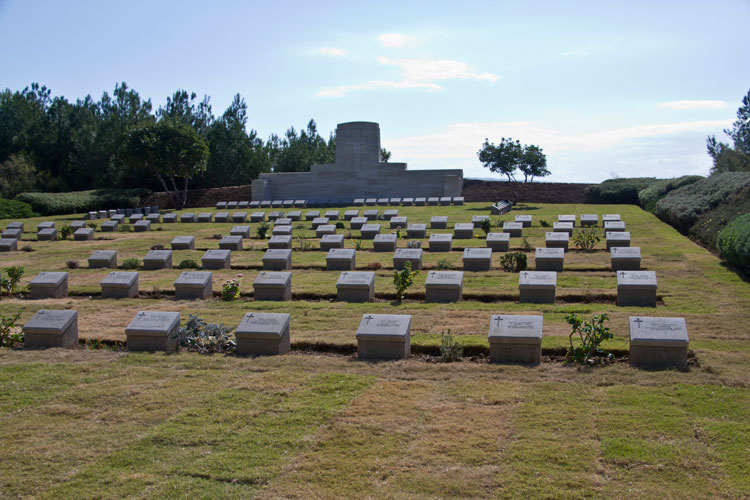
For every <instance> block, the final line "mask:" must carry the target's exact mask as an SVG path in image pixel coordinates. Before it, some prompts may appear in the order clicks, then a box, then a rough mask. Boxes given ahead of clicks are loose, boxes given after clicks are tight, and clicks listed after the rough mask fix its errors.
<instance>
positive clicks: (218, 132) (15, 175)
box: [0, 82, 389, 198]
mask: <svg viewBox="0 0 750 500" xmlns="http://www.w3.org/2000/svg"><path fill="white" fill-rule="evenodd" d="M157 123H165V124H167V123H169V124H172V125H175V126H177V127H178V128H180V127H181V128H187V129H189V130H191V133H192V132H194V133H195V135H196V137H197V140H198V141H199V142H200V143H203V144H205V147H206V148H207V155H206V157H205V165H204V168H201V169H200V171H199V172H198V173H197V174H196V175H193V176H191V179H190V187H191V188H193V189H198V188H210V187H218V186H235V185H243V184H249V183H250V182H251V181H252V179H255V178H257V177H258V175H259V174H261V173H263V172H304V171H309V170H310V166H311V165H313V164H316V163H332V162H333V161H334V158H335V152H336V138H335V135H334V134H331V135H330V136H329V137H328V139H325V138H323V137H321V135H320V134H319V132H318V130H317V126H316V124H315V121H314V120H312V119H311V120H310V121H309V122H308V124H307V126H306V127H305V128H304V129H301V130H299V131H297V130H296V129H295V128H294V127H293V126H292V127H290V128H289V129H288V130H287V131H286V133H285V134H284V135H283V136H278V135H276V134H272V135H271V136H270V137H269V138H268V139H267V140H265V141H264V140H263V139H262V138H261V137H259V136H258V134H257V132H256V131H255V130H254V129H252V128H250V129H248V113H247V104H246V102H245V99H244V98H243V97H242V96H241V95H240V94H236V95H235V96H234V98H233V100H232V103H231V104H230V105H229V106H228V107H227V109H226V110H225V111H224V112H223V113H222V114H221V115H220V116H218V117H217V116H215V115H214V114H213V110H212V106H211V102H210V98H209V97H208V96H204V97H203V98H202V99H199V98H198V97H197V95H196V94H195V93H194V92H187V91H185V90H177V91H175V92H174V94H173V95H172V96H171V97H168V98H167V101H166V103H164V104H163V105H160V106H159V107H158V108H156V110H154V106H153V104H152V103H151V100H150V99H143V98H141V96H140V95H139V94H138V92H136V91H135V90H134V89H131V88H129V87H128V86H127V84H126V83H125V82H122V83H118V84H116V85H115V89H114V91H113V92H112V94H111V95H110V94H109V93H108V92H104V93H103V94H102V97H101V98H100V99H99V100H98V101H96V100H94V99H93V98H92V97H91V96H86V97H85V98H83V99H77V100H76V101H75V102H70V101H68V100H67V99H66V98H65V97H63V96H53V95H52V92H51V90H50V89H48V88H47V87H45V86H42V85H39V84H38V83H33V84H31V85H30V86H28V87H26V88H24V89H23V90H21V91H12V90H10V89H5V90H4V91H2V92H0V197H2V198H13V197H15V196H16V195H17V194H18V193H21V192H26V191H47V192H64V191H80V190H85V189H99V188H135V187H146V188H149V189H152V190H162V189H163V188H164V186H163V183H162V182H161V181H160V180H159V178H158V177H157V176H155V175H144V173H145V172H144V166H143V165H138V164H137V162H134V161H132V160H133V155H132V149H129V144H128V143H129V140H130V139H131V134H132V133H133V132H134V131H136V130H141V129H147V128H149V127H152V126H153V125H155V124H157ZM388 156H389V153H387V152H385V151H384V157H385V158H387V157H388Z"/></svg>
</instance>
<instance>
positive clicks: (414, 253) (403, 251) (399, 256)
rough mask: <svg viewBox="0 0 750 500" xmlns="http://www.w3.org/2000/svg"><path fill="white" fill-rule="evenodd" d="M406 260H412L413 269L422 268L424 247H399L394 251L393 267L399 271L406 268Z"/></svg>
mask: <svg viewBox="0 0 750 500" xmlns="http://www.w3.org/2000/svg"><path fill="white" fill-rule="evenodd" d="M406 262H411V270H412V271H419V270H421V269H422V249H421V248H397V249H396V251H395V252H394V253H393V268H394V269H398V270H399V271H400V270H402V269H403V268H404V264H406Z"/></svg>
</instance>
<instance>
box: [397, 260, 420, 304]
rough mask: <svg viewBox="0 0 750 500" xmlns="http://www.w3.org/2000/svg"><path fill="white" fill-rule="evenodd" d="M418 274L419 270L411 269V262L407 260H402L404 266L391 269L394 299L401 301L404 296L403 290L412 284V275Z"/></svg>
mask: <svg viewBox="0 0 750 500" xmlns="http://www.w3.org/2000/svg"><path fill="white" fill-rule="evenodd" d="M418 274H419V271H412V270H411V262H409V261H408V260H407V261H406V262H404V268H403V269H401V270H400V271H399V270H398V269H396V270H394V271H393V286H395V287H396V300H397V301H399V302H401V300H403V298H404V292H405V291H406V289H407V288H409V287H410V286H412V285H413V284H414V277H415V276H417V275H418Z"/></svg>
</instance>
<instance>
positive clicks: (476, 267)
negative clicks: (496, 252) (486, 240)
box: [463, 248, 492, 271]
mask: <svg viewBox="0 0 750 500" xmlns="http://www.w3.org/2000/svg"><path fill="white" fill-rule="evenodd" d="M463 260H464V270H465V271H489V270H490V269H491V268H492V249H491V248H465V249H464V259H463Z"/></svg>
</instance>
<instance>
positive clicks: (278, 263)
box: [262, 248, 292, 271]
mask: <svg viewBox="0 0 750 500" xmlns="http://www.w3.org/2000/svg"><path fill="white" fill-rule="evenodd" d="M262 261H263V270H264V271H286V270H288V269H291V268H292V251H291V250H289V249H286V250H282V249H276V248H270V249H268V250H266V253H264V254H263V258H262Z"/></svg>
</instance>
